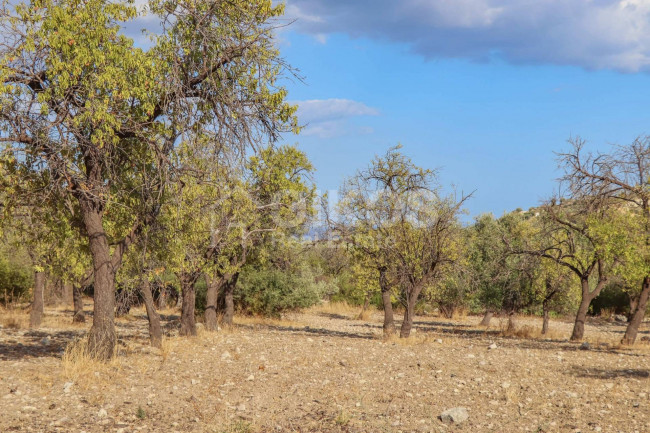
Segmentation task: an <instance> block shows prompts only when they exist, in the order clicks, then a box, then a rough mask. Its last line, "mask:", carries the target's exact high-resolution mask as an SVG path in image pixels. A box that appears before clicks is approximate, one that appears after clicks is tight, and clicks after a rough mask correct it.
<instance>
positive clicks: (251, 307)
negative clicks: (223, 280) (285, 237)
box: [234, 265, 337, 316]
mask: <svg viewBox="0 0 650 433" xmlns="http://www.w3.org/2000/svg"><path fill="white" fill-rule="evenodd" d="M336 290H337V289H336V286H335V285H334V284H333V282H332V281H330V280H329V279H328V278H326V277H323V276H320V275H318V273H317V272H315V271H314V270H313V269H311V268H310V267H308V266H307V265H304V266H301V267H300V268H298V269H297V270H295V271H291V272H286V271H282V270H279V269H275V268H264V269H255V268H246V269H244V271H243V272H242V274H241V276H240V278H239V281H238V284H237V289H236V290H235V295H234V296H235V304H236V305H237V306H238V308H239V309H240V310H242V311H244V312H246V313H249V314H261V315H266V316H279V315H280V314H281V313H283V312H285V311H291V310H298V309H301V308H307V307H311V306H312V305H315V304H317V303H319V302H320V301H321V300H322V299H323V298H324V297H325V296H327V295H331V294H332V293H334V292H336Z"/></svg>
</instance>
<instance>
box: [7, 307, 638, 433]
mask: <svg viewBox="0 0 650 433" xmlns="http://www.w3.org/2000/svg"><path fill="white" fill-rule="evenodd" d="M5 313H6V312H5ZM47 313H48V319H47V320H46V322H45V326H46V327H44V328H43V329H40V330H38V331H31V330H26V329H24V328H22V327H21V320H22V319H21V318H18V319H16V318H12V319H11V320H8V319H6V317H7V315H6V314H5V320H4V322H3V321H1V320H0V324H2V326H3V327H2V328H1V329H0V432H12V431H33V432H88V433H90V432H122V433H126V432H215V433H221V432H224V433H226V432H231V433H236V432H237V433H247V432H578V431H580V432H599V431H600V432H630V433H631V432H649V431H650V398H649V395H650V346H648V345H647V343H640V344H638V346H636V347H634V348H633V349H627V348H619V347H617V346H616V341H617V340H619V339H620V336H621V335H622V332H623V331H624V329H625V328H624V326H622V325H620V324H616V323H605V322H600V323H594V324H590V325H588V326H587V330H586V333H587V341H589V344H588V345H587V346H584V347H582V348H581V346H580V345H579V344H574V343H569V342H568V341H566V337H567V336H568V335H569V333H570V330H571V325H570V323H565V322H560V321H556V322H553V323H552V327H551V329H552V333H551V334H550V335H551V336H552V337H553V338H552V339H541V338H539V337H535V332H534V331H532V329H533V328H532V327H533V326H534V327H535V328H537V327H538V326H539V325H540V323H539V320H538V319H521V320H520V322H519V324H520V326H522V327H523V330H522V332H521V333H520V334H521V335H524V336H526V335H528V334H531V335H533V337H530V336H528V337H527V338H523V337H520V338H517V337H504V336H502V334H501V332H500V331H499V321H498V320H496V319H495V320H494V325H493V326H494V328H492V329H488V330H485V329H484V328H479V327H478V326H476V325H477V324H478V322H479V321H480V318H479V317H466V318H461V319H458V320H446V319H441V318H437V317H421V318H418V320H417V325H416V330H417V332H416V333H415V335H414V336H413V337H411V338H410V339H408V340H407V341H403V340H389V341H384V340H383V339H382V338H381V328H380V326H381V315H380V314H379V313H376V314H374V315H372V317H370V319H369V320H367V321H361V320H356V318H355V317H356V311H355V310H353V309H342V308H332V307H329V308H328V307H323V308H319V309H315V310H312V311H310V312H308V313H303V314H296V315H292V316H291V317H288V318H286V319H284V320H282V321H265V320H256V319H247V318H238V320H237V322H238V324H237V326H236V327H235V329H233V330H232V331H227V332H226V331H220V332H218V333H206V332H199V336H197V337H195V338H189V339H188V338H180V337H177V336H174V333H175V332H176V331H175V326H176V321H177V319H178V318H177V316H176V315H175V314H174V312H168V314H167V315H165V316H164V319H165V322H166V324H167V330H168V332H169V334H170V336H169V337H168V338H167V339H166V340H165V344H164V347H163V350H157V349H151V348H149V347H148V346H147V336H146V322H145V316H144V313H143V312H142V311H135V312H134V313H133V315H132V316H128V317H127V318H125V319H120V320H119V321H118V323H119V333H120V336H121V338H122V341H121V344H120V353H119V356H118V357H117V359H116V360H115V361H113V362H111V363H109V364H108V365H102V364H97V363H94V362H92V361H90V360H88V359H85V358H83V357H80V358H75V357H74V355H75V353H76V352H75V351H74V350H71V349H69V350H68V354H67V355H66V356H65V357H64V359H62V355H63V353H64V352H63V351H64V348H65V347H66V345H67V344H69V343H70V342H71V341H73V340H74V339H75V338H76V337H78V336H80V335H82V334H83V333H84V332H85V330H86V327H87V326H84V325H81V326H79V325H76V326H72V325H71V324H68V322H69V320H68V316H69V315H70V312H68V311H60V310H59V311H48V312H47ZM2 314H3V313H2V312H0V315H2ZM0 319H2V317H0ZM23 323H24V322H23ZM527 327H529V328H527ZM642 335H644V336H647V335H649V333H648V330H647V328H644V329H643V334H642ZM452 408H465V409H466V415H468V418H467V419H466V420H463V419H464V416H463V415H464V413H463V410H460V409H459V410H457V411H456V412H452V415H454V416H452V417H451V418H454V417H455V421H456V422H454V421H452V420H450V419H449V418H450V417H443V419H444V422H443V420H441V419H440V418H439V416H440V415H441V414H442V413H443V412H444V411H445V410H447V409H452Z"/></svg>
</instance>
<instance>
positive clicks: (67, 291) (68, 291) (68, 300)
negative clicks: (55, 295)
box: [62, 281, 73, 306]
mask: <svg viewBox="0 0 650 433" xmlns="http://www.w3.org/2000/svg"><path fill="white" fill-rule="evenodd" d="M72 290H73V289H72V283H70V282H68V281H65V282H64V283H63V294H62V298H63V299H62V302H63V305H67V306H70V305H72V302H73V299H72Z"/></svg>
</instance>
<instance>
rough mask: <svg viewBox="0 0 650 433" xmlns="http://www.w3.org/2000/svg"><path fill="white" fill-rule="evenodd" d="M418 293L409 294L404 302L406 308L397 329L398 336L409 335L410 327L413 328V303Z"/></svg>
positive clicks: (415, 301)
mask: <svg viewBox="0 0 650 433" xmlns="http://www.w3.org/2000/svg"><path fill="white" fill-rule="evenodd" d="M418 295H419V292H418V294H417V295H415V296H414V295H411V296H409V297H408V301H407V302H406V309H405V310H404V320H403V321H402V326H401V328H400V330H399V336H400V338H408V337H409V336H410V335H411V329H413V318H414V317H415V304H416V303H417V300H418Z"/></svg>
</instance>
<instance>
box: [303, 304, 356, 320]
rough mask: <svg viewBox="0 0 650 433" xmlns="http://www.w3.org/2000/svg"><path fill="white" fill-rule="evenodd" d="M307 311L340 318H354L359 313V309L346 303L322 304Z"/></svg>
mask: <svg viewBox="0 0 650 433" xmlns="http://www.w3.org/2000/svg"><path fill="white" fill-rule="evenodd" d="M308 311H309V312H310V313H316V314H318V313H321V314H338V315H341V316H353V317H356V316H357V315H358V314H359V311H361V308H360V307H358V306H356V305H350V304H348V303H347V302H323V303H321V304H319V305H315V306H313V307H311V308H310V309H309V310H308Z"/></svg>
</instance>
